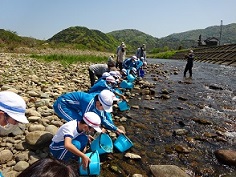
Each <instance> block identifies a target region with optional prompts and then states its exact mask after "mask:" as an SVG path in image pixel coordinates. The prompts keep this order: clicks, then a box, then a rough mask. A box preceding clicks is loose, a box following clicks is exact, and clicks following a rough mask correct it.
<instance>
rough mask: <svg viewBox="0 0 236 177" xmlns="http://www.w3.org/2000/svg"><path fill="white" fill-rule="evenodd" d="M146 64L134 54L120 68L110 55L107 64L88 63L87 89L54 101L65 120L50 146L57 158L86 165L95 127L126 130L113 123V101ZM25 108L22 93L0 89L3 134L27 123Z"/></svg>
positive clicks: (85, 166)
mask: <svg viewBox="0 0 236 177" xmlns="http://www.w3.org/2000/svg"><path fill="white" fill-rule="evenodd" d="M143 64H144V62H143V61H142V60H140V59H138V58H137V57H136V56H132V57H131V58H127V59H126V60H124V62H123V63H122V67H121V68H120V69H121V70H120V69H119V68H117V67H116V62H114V57H112V56H111V57H109V59H108V63H107V64H95V65H92V66H90V67H89V75H90V80H91V87H90V89H89V90H88V91H75V92H69V93H65V94H63V95H61V96H59V97H58V98H57V100H56V101H55V102H54V104H53V109H54V112H55V113H56V115H57V116H58V117H59V118H61V119H64V120H65V121H66V123H65V124H63V125H62V126H61V127H60V128H59V129H58V131H57V133H56V134H55V135H54V137H53V138H52V142H51V144H50V146H49V148H50V153H51V155H52V156H53V157H54V158H55V159H58V160H60V161H65V162H66V161H68V160H69V159H76V160H78V158H81V162H82V166H83V167H84V168H87V166H88V164H89V162H90V159H89V157H87V156H86V155H85V153H86V151H87V147H88V143H89V142H91V141H92V140H93V137H92V136H91V135H93V134H94V133H95V131H96V132H98V133H102V132H106V130H111V131H114V132H116V133H117V134H121V133H125V132H124V131H123V130H121V129H119V128H118V127H117V126H115V125H114V123H113V120H112V114H111V113H112V111H113V103H114V102H115V101H118V100H119V99H123V100H126V97H125V95H123V94H121V93H120V92H118V91H117V89H118V88H119V83H121V82H122V81H123V80H125V79H126V77H127V76H128V75H129V74H132V75H133V76H134V77H138V76H139V75H138V72H137V71H138V70H140V69H141V68H142V66H143ZM96 77H97V80H96ZM25 112H26V103H25V101H24V100H23V98H22V97H20V96H19V95H17V94H15V93H13V92H10V91H2V92H0V134H1V135H5V133H7V134H9V132H11V131H12V129H13V128H12V127H13V126H17V124H18V123H19V122H20V123H28V120H27V118H26V116H25Z"/></svg>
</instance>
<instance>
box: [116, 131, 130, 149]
mask: <svg viewBox="0 0 236 177" xmlns="http://www.w3.org/2000/svg"><path fill="white" fill-rule="evenodd" d="M114 146H115V147H116V149H118V150H119V151H120V152H124V151H126V150H128V149H129V148H131V147H132V146H133V143H132V141H131V140H130V139H129V138H128V137H127V136H125V135H124V134H120V135H119V136H118V138H117V139H116V140H115V142H114Z"/></svg>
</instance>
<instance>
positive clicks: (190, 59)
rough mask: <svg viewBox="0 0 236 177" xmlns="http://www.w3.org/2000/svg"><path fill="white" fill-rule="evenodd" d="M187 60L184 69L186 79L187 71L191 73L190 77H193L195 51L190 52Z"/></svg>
mask: <svg viewBox="0 0 236 177" xmlns="http://www.w3.org/2000/svg"><path fill="white" fill-rule="evenodd" d="M185 58H187V64H186V66H185V69H184V77H186V73H187V71H189V77H192V68H193V59H194V54H193V51H192V50H190V51H189V54H188V55H187V56H185Z"/></svg>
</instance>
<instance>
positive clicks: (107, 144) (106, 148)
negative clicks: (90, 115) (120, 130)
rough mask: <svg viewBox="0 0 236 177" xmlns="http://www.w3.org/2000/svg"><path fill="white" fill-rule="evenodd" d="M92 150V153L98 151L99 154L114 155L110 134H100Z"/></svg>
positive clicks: (91, 146) (94, 141)
mask: <svg viewBox="0 0 236 177" xmlns="http://www.w3.org/2000/svg"><path fill="white" fill-rule="evenodd" d="M90 148H91V150H92V151H98V153H99V154H104V153H112V152H113V142H112V139H111V138H110V136H109V135H108V134H106V133H100V135H99V136H98V137H97V138H96V139H95V140H93V141H92V143H91V145H90Z"/></svg>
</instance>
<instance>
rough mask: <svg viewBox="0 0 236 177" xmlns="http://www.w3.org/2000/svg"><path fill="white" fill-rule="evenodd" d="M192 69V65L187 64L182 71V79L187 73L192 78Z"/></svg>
mask: <svg viewBox="0 0 236 177" xmlns="http://www.w3.org/2000/svg"><path fill="white" fill-rule="evenodd" d="M192 68H193V64H192V63H187V64H186V66H185V69H184V77H186V73H187V72H188V71H189V76H190V77H192Z"/></svg>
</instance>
